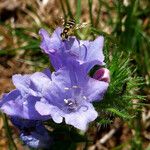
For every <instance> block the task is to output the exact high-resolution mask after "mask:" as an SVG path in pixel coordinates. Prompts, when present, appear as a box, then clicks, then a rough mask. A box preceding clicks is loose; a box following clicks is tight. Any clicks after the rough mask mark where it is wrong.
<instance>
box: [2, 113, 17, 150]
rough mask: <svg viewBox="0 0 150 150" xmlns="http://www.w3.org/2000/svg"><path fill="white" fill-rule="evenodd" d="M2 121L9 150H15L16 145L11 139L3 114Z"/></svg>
mask: <svg viewBox="0 0 150 150" xmlns="http://www.w3.org/2000/svg"><path fill="white" fill-rule="evenodd" d="M2 117H3V121H4V127H5V131H6V135H7V138H8V140H9V150H17V147H16V144H15V143H14V140H13V138H12V134H11V130H10V128H9V125H8V120H7V117H6V115H5V114H2Z"/></svg>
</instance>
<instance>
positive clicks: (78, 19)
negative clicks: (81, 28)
mask: <svg viewBox="0 0 150 150" xmlns="http://www.w3.org/2000/svg"><path fill="white" fill-rule="evenodd" d="M80 16H81V0H77V11H76V22H77V23H79V22H80Z"/></svg>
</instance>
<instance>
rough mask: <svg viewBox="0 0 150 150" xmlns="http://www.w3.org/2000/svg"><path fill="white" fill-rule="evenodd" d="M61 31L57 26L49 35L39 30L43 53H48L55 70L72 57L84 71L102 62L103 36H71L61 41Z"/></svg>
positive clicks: (64, 64)
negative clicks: (89, 38) (81, 38)
mask: <svg viewBox="0 0 150 150" xmlns="http://www.w3.org/2000/svg"><path fill="white" fill-rule="evenodd" d="M61 32H62V29H61V28H57V29H56V30H55V31H54V33H53V34H52V35H51V36H50V35H49V34H48V32H47V31H46V30H44V29H41V30H40V31H39V34H40V35H41V37H42V42H41V45H40V47H41V49H42V50H43V52H44V53H46V54H48V55H49V57H50V60H51V62H52V65H53V67H54V68H55V70H58V69H59V68H62V67H63V66H66V65H67V64H68V63H69V60H72V59H73V60H76V61H78V62H79V63H80V65H81V67H83V69H84V70H86V72H88V71H89V70H90V69H91V68H92V67H93V66H94V65H96V64H98V65H103V64H104V55H103V52H102V49H103V41H104V38H103V37H102V36H99V37H98V38H96V39H95V40H94V41H88V40H78V39H76V38H75V37H73V36H72V37H70V38H69V39H68V40H65V41H62V39H61V37H60V34H61Z"/></svg>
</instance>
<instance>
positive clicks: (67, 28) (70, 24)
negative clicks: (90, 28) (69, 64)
mask: <svg viewBox="0 0 150 150" xmlns="http://www.w3.org/2000/svg"><path fill="white" fill-rule="evenodd" d="M86 25H87V23H81V24H76V21H75V19H69V20H68V21H66V23H64V29H63V31H62V33H61V34H60V36H61V38H62V40H67V39H68V37H69V36H70V35H72V34H73V32H74V31H75V30H77V29H81V28H83V27H85V26H86Z"/></svg>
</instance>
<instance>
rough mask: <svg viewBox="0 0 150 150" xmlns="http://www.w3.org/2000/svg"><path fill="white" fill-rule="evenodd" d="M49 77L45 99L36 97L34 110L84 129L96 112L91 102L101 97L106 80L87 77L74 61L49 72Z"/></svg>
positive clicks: (105, 87)
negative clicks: (68, 67) (70, 66)
mask: <svg viewBox="0 0 150 150" xmlns="http://www.w3.org/2000/svg"><path fill="white" fill-rule="evenodd" d="M51 80H52V81H51V82H49V83H47V86H45V89H44V93H43V95H44V98H45V100H46V101H38V102H37V103H36V105H35V108H36V110H37V111H38V112H39V113H40V114H41V115H43V116H45V115H50V116H51V117H52V119H53V120H54V122H56V123H61V122H62V121H63V118H64V119H65V122H66V124H69V125H73V126H74V127H76V128H78V129H81V130H86V128H87V125H88V123H89V122H91V121H94V120H95V119H96V118H97V116H98V113H97V112H96V110H95V109H94V107H93V105H92V104H91V103H92V102H93V101H98V100H101V99H102V98H103V95H104V93H105V91H106V90H107V87H108V83H107V82H103V81H98V80H95V79H92V78H90V77H89V76H88V75H87V74H86V73H85V72H83V71H82V69H81V68H79V66H78V65H76V64H74V66H72V68H71V69H69V70H68V69H67V68H62V69H60V70H58V71H57V72H54V73H52V75H51ZM43 108H44V109H43Z"/></svg>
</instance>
